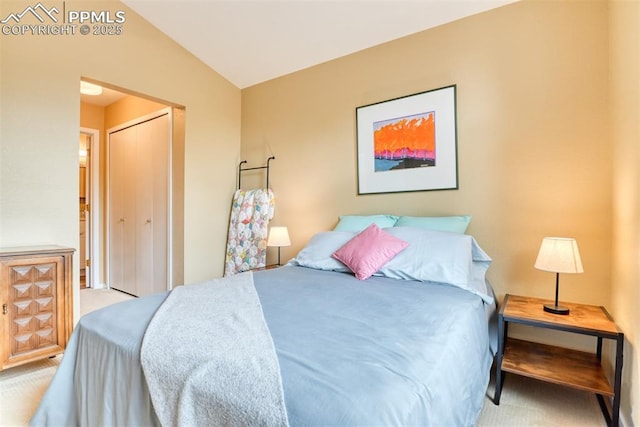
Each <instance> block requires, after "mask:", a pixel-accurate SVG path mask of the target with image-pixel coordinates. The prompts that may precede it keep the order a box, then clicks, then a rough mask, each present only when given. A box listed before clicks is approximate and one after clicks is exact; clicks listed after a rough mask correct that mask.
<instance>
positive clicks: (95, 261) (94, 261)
mask: <svg viewBox="0 0 640 427" xmlns="http://www.w3.org/2000/svg"><path fill="white" fill-rule="evenodd" d="M80 133H83V134H85V135H90V136H91V147H90V150H91V157H90V158H89V159H90V161H91V164H90V170H91V177H90V182H91V200H90V201H89V203H90V209H89V216H90V221H91V230H90V231H89V232H90V233H91V237H90V239H89V240H90V241H91V267H90V268H89V271H90V272H91V279H90V285H91V287H92V288H94V289H99V288H102V287H104V283H99V280H100V258H101V251H100V243H101V242H102V236H101V234H100V131H99V130H98V129H91V128H85V127H81V128H80Z"/></svg>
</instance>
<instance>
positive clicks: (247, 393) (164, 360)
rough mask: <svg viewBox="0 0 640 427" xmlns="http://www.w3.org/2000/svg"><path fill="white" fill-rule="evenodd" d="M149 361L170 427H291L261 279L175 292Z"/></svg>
mask: <svg viewBox="0 0 640 427" xmlns="http://www.w3.org/2000/svg"><path fill="white" fill-rule="evenodd" d="M140 357H141V362H142V367H143V370H144V374H145V378H146V380H147V384H148V386H149V392H150V394H151V398H152V401H153V406H154V409H155V411H156V414H157V416H158V419H159V420H160V422H161V423H162V425H163V426H165V427H167V426H269V427H271V426H287V425H288V420H287V412H286V408H285V404H284V395H283V391H282V379H281V377H280V367H279V365H278V359H277V356H276V353H275V348H274V346H273V341H272V339H271V335H270V333H269V330H268V328H267V325H266V323H265V320H264V316H263V314H262V307H261V305H260V300H259V298H258V295H257V293H256V290H255V287H254V285H253V274H252V273H251V272H248V273H242V274H238V275H235V276H231V277H227V278H223V279H216V280H211V281H207V282H205V283H202V284H198V285H187V286H181V287H178V288H176V289H174V290H173V291H172V292H171V294H170V295H169V296H168V297H167V299H166V300H165V302H164V303H163V304H162V306H161V307H160V308H159V309H158V311H157V312H156V314H155V316H154V317H153V319H152V320H151V322H150V324H149V326H148V328H147V331H146V333H145V336H144V339H143V342H142V349H141V354H140Z"/></svg>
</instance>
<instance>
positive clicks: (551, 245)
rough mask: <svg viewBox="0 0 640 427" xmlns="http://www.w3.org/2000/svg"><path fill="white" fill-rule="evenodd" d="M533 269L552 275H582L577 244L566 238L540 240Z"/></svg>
mask: <svg viewBox="0 0 640 427" xmlns="http://www.w3.org/2000/svg"><path fill="white" fill-rule="evenodd" d="M534 266H535V268H537V269H538V270H543V271H551V272H553V273H582V272H584V270H583V269H582V260H581V259H580V252H579V251H578V242H576V240H575V239H572V238H568V237H545V238H544V239H542V245H540V251H539V252H538V258H536V263H535V265H534Z"/></svg>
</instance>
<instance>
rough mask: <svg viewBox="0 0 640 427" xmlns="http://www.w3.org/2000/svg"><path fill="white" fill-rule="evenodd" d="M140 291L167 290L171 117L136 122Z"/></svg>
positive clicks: (144, 293)
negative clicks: (169, 118) (169, 136)
mask: <svg viewBox="0 0 640 427" xmlns="http://www.w3.org/2000/svg"><path fill="white" fill-rule="evenodd" d="M136 128H137V132H138V135H137V136H138V137H137V147H136V149H137V156H136V157H137V159H138V163H137V169H136V186H135V191H136V231H137V233H136V286H137V293H136V295H140V296H141V295H149V294H152V293H156V292H163V291H166V290H167V235H168V228H167V224H168V216H167V212H168V178H169V175H168V174H169V139H168V135H169V120H168V115H164V116H162V117H158V118H156V119H153V120H150V121H148V122H144V123H142V124H140V125H137V126H136Z"/></svg>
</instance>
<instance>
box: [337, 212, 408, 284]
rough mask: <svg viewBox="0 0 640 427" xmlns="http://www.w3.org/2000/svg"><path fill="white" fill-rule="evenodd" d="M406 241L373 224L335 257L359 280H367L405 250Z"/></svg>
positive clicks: (349, 242)
mask: <svg viewBox="0 0 640 427" xmlns="http://www.w3.org/2000/svg"><path fill="white" fill-rule="evenodd" d="M407 246H409V244H408V243H407V242H405V241H404V240H401V239H398V238H397V237H395V236H392V235H391V234H389V233H387V232H386V231H384V230H382V229H381V228H380V227H378V226H377V225H376V224H371V225H370V226H368V227H367V228H365V229H364V230H363V231H361V232H360V233H358V234H357V235H356V236H355V237H354V238H353V239H351V240H349V241H348V242H347V243H345V244H344V245H343V246H342V247H341V248H340V249H338V250H337V251H335V252H334V253H333V255H332V256H333V257H334V258H335V259H337V260H339V261H341V262H342V263H343V264H344V265H346V266H347V267H349V269H350V270H351V271H353V272H354V273H355V275H356V278H357V279H360V280H365V279H368V278H369V277H371V275H373V273H375V272H376V271H378V270H379V269H380V267H382V266H383V265H385V264H386V263H387V262H389V261H390V260H391V259H393V257H395V256H396V255H397V254H398V253H399V252H401V251H402V250H403V249H404V248H406V247H407Z"/></svg>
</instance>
